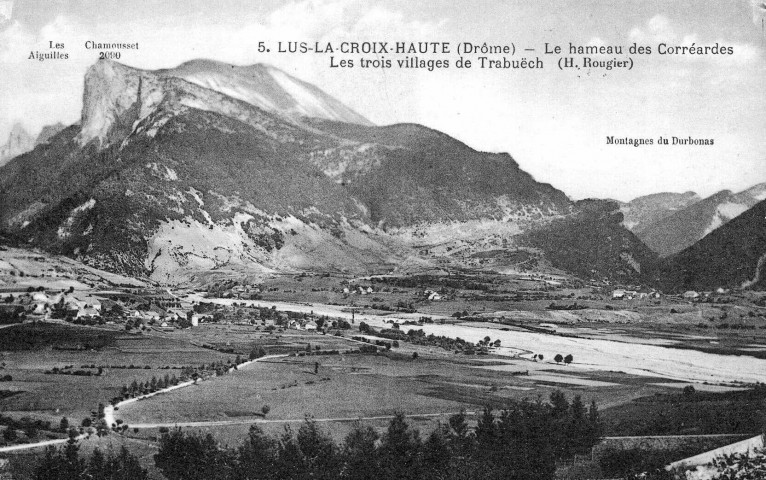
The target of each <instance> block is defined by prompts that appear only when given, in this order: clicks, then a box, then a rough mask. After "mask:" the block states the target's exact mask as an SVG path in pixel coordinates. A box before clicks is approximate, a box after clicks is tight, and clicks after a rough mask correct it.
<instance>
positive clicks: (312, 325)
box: [303, 321, 317, 332]
mask: <svg viewBox="0 0 766 480" xmlns="http://www.w3.org/2000/svg"><path fill="white" fill-rule="evenodd" d="M303 329H304V330H306V331H313V332H316V331H317V324H316V322H314V321H309V322H306V324H305V325H304V326H303Z"/></svg>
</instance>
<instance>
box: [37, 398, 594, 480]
mask: <svg viewBox="0 0 766 480" xmlns="http://www.w3.org/2000/svg"><path fill="white" fill-rule="evenodd" d="M600 435H601V422H600V420H599V415H598V409H597V407H596V404H595V403H592V404H591V406H590V408H586V407H585V405H584V404H583V403H582V400H581V399H580V397H579V396H577V397H575V398H574V399H573V400H572V402H571V403H570V402H569V401H568V400H567V399H566V397H565V396H564V395H563V394H562V393H561V392H559V391H556V392H554V393H553V394H552V395H551V397H550V402H543V401H540V400H538V401H535V402H532V401H521V402H514V403H512V404H511V405H510V406H508V407H507V408H505V409H503V410H501V411H499V412H493V410H492V409H491V408H489V407H486V408H484V410H483V411H482V412H481V413H480V414H479V415H478V420H477V423H476V426H475V427H472V426H471V425H470V424H469V418H468V416H467V414H466V413H465V412H460V413H458V414H455V415H452V416H451V417H449V419H448V421H447V422H446V423H441V424H439V425H438V427H437V428H436V429H434V430H433V431H432V432H431V433H430V434H429V435H427V436H422V435H421V433H420V432H419V431H418V430H417V429H415V428H413V427H412V426H411V425H409V424H408V422H407V421H406V419H405V416H404V415H403V414H396V415H394V417H393V418H392V420H391V421H390V423H389V424H388V427H387V428H386V429H385V431H384V432H383V433H382V434H380V433H378V431H376V430H375V429H374V428H372V427H371V426H363V425H361V424H357V425H356V426H355V427H354V428H353V429H352V431H351V432H350V433H349V434H348V435H347V436H346V437H345V439H344V440H343V441H342V442H341V443H339V444H338V443H336V442H335V441H333V439H332V438H330V437H329V435H327V434H326V433H325V432H324V431H323V430H322V429H321V428H320V427H319V425H318V424H317V422H316V421H314V420H312V419H311V418H308V417H307V419H306V420H305V421H304V422H303V424H302V425H301V427H300V428H299V429H298V431H297V432H294V431H293V430H292V429H290V427H289V426H288V427H285V430H284V432H283V433H282V434H281V435H277V436H272V435H267V434H265V433H264V432H263V431H262V430H261V428H260V427H258V426H257V425H253V426H252V427H251V428H250V431H249V433H248V435H247V437H246V438H245V439H244V442H243V443H242V444H241V445H240V446H239V447H237V448H226V447H222V446H221V445H220V444H219V443H218V442H217V441H216V440H215V439H214V437H213V436H212V435H211V434H206V435H203V434H202V433H194V432H185V431H183V430H181V429H180V428H176V429H172V430H165V431H164V432H163V433H162V436H161V437H160V440H159V451H158V452H157V454H156V455H155V456H154V463H155V466H156V467H157V469H158V470H159V471H161V472H162V474H163V475H164V476H165V477H166V478H168V479H169V480H197V479H199V480H224V479H227V480H228V479H234V480H277V479H280V480H282V479H286V480H289V479H295V480H299V479H300V480H303V479H309V478H311V479H320V480H321V479H327V480H330V479H348V480H384V479H405V480H406V479H424V480H451V479H456V480H457V479H460V480H473V479H476V480H479V479H481V480H485V479H487V480H493V479H497V480H499V479H509V480H549V479H552V478H553V476H554V473H555V470H556V462H557V460H560V459H565V458H570V457H571V456H573V455H575V454H582V453H588V452H590V450H591V448H592V447H593V445H595V444H596V443H597V442H598V441H599V437H600ZM72 450H73V447H72V446H71V445H68V446H67V447H66V448H65V449H64V451H63V452H62V453H58V454H55V453H54V452H53V451H52V450H49V452H48V453H47V454H46V458H45V459H44V461H43V463H42V464H41V466H40V467H39V468H38V470H37V473H38V475H37V477H36V478H37V479H38V480H58V479H62V478H67V479H80V478H83V479H84V478H110V479H111V478H131V480H134V479H142V478H145V477H142V474H141V471H140V470H135V469H134V468H133V466H132V465H133V463H132V461H131V459H130V457H129V456H124V455H123V453H122V452H121V453H120V455H118V457H115V458H113V459H107V460H106V464H110V463H109V462H112V463H111V464H114V462H116V461H120V462H123V464H124V465H125V468H131V471H132V472H133V474H132V476H131V477H126V476H112V477H96V476H82V475H85V473H83V474H82V475H81V476H77V475H74V476H71V475H72V474H73V473H72V472H73V470H72V468H70V466H71V465H72V464H75V463H76V462H75V460H73V458H72V457H73V454H74V453H76V452H73V451H72ZM99 462H100V464H103V463H104V460H103V459H101V460H99ZM91 463H93V460H92V459H91V461H90V462H85V461H84V460H83V461H82V463H81V464H78V465H80V470H79V471H81V472H87V471H89V470H88V468H89V467H88V465H90V464H91ZM59 464H61V465H59ZM43 466H44V467H45V470H46V471H51V472H59V471H66V472H68V473H67V474H68V475H70V476H63V477H62V476H50V474H48V473H46V472H44V471H43Z"/></svg>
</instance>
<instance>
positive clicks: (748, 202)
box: [620, 183, 766, 257]
mask: <svg viewBox="0 0 766 480" xmlns="http://www.w3.org/2000/svg"><path fill="white" fill-rule="evenodd" d="M765 199H766V183H761V184H758V185H755V186H753V187H751V188H748V189H747V190H744V191H742V192H739V193H734V192H732V191H730V190H722V191H720V192H717V193H715V194H713V195H711V196H709V197H707V198H704V199H703V198H700V197H699V196H698V195H697V194H696V193H694V192H686V193H680V194H678V193H659V194H655V195H648V196H644V197H639V198H636V199H634V200H632V201H630V202H628V203H625V204H622V205H621V207H620V209H621V210H622V211H623V213H624V215H625V221H624V225H625V226H626V227H628V228H629V229H630V230H631V231H633V232H634V233H635V234H636V235H637V236H638V237H639V238H640V239H641V241H643V242H644V243H645V244H646V245H647V246H648V247H649V248H651V249H652V250H653V251H655V252H657V253H658V254H659V255H660V256H661V257H668V256H670V255H673V254H675V253H678V252H680V251H682V250H684V249H686V248H688V247H690V246H692V245H693V244H695V243H696V242H698V241H699V240H700V239H702V238H703V237H705V236H706V235H708V234H709V233H711V232H713V231H714V230H716V229H717V228H719V227H720V226H721V225H724V224H725V223H727V222H729V221H730V220H732V219H733V218H736V217H737V216H739V215H741V214H742V213H744V212H745V211H747V210H748V209H750V208H752V207H753V206H755V205H756V204H757V203H758V202H760V201H762V200H765Z"/></svg>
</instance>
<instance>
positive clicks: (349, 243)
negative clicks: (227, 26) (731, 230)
mask: <svg viewBox="0 0 766 480" xmlns="http://www.w3.org/2000/svg"><path fill="white" fill-rule="evenodd" d="M604 208H605V209H606V210H608V212H609V213H606V211H605V210H604ZM614 210H616V206H614V205H610V206H609V207H603V208H600V209H599V208H590V207H588V205H587V202H578V203H577V204H575V203H573V202H571V201H570V200H569V199H568V198H567V196H566V195H565V194H564V193H563V192H561V191H559V190H556V189H555V188H553V187H552V186H550V185H547V184H543V183H539V182H537V181H535V180H534V178H532V177H531V176H530V175H529V174H528V173H526V172H524V171H523V170H522V169H521V168H520V167H519V165H518V164H517V163H516V162H515V161H514V160H513V158H511V156H510V155H507V154H495V153H484V152H478V151H475V150H473V149H471V148H470V147H468V146H466V145H464V144H462V143H461V142H459V141H457V140H455V139H453V138H451V137H449V136H448V135H445V134H443V133H440V132H438V131H435V130H432V129H429V128H426V127H423V126H420V125H412V124H401V125H391V126H386V127H376V126H373V125H371V124H370V123H369V122H368V121H367V120H366V119H364V117H362V116H360V115H358V114H356V113H354V112H353V111H352V110H350V109H348V108H347V107H345V106H343V105H342V104H341V103H340V102H339V101H337V100H335V99H333V98H331V97H329V96H328V95H327V94H325V93H323V92H322V91H321V90H319V89H318V88H316V87H314V86H312V85H310V84H307V83H305V82H302V81H300V80H297V79H294V78H293V77H290V76H289V75H287V74H285V73H284V72H281V71H280V70H278V69H275V68H274V67H270V66H265V65H254V66H249V67H236V66H231V65H226V64H221V63H218V62H210V61H194V62H188V63H185V64H183V65H181V66H179V67H178V68H176V69H166V70H157V71H146V70H139V69H135V68H131V67H127V66H124V65H121V64H118V63H114V62H110V61H99V62H97V63H96V64H94V65H93V66H92V67H91V68H90V69H89V70H88V72H87V74H86V77H85V91H84V93H83V110H82V117H81V120H80V123H79V124H78V125H73V126H71V127H68V128H66V129H64V130H62V131H61V132H60V133H58V134H57V135H55V136H53V137H52V138H51V139H50V140H49V141H48V142H47V143H45V144H42V145H40V146H38V147H37V148H35V149H34V150H33V151H32V152H29V153H27V154H25V155H22V156H21V157H17V158H16V159H14V160H12V161H11V162H9V163H8V164H7V165H6V166H4V167H2V169H0V229H3V230H5V234H7V235H9V236H12V237H13V238H16V239H19V240H20V241H23V242H24V243H25V244H27V245H32V246H37V247H40V248H43V249H46V250H48V251H52V252H55V253H63V254H66V255H69V256H72V257H75V258H77V259H80V260H82V261H84V262H87V263H88V264H90V265H92V266H96V267H98V268H102V269H105V270H109V271H116V272H120V273H127V274H130V275H134V276H137V277H150V278H152V279H154V280H156V281H160V282H166V283H176V282H179V281H185V280H189V279H191V278H195V277H198V276H200V275H207V274H208V273H209V272H218V273H221V274H224V273H226V272H237V273H241V272H248V273H252V272H268V271H273V270H278V271H293V270H342V271H349V272H359V273H362V272H364V273H368V272H375V271H390V270H391V269H393V268H396V267H401V266H406V265H408V264H413V265H430V264H431V263H430V262H439V263H440V264H443V262H450V261H457V260H455V257H450V253H447V252H451V251H452V250H451V247H450V248H444V249H442V250H444V252H443V253H438V252H441V251H442V250H440V249H439V248H434V249H429V248H428V245H436V246H437V247H438V246H439V245H444V244H445V242H453V244H454V245H457V244H458V243H461V244H462V245H463V246H470V248H471V249H472V250H471V251H472V252H474V251H477V250H478V249H482V248H486V249H489V248H493V249H496V248H498V245H502V246H504V247H508V248H513V247H514V245H523V246H529V245H531V246H533V247H535V245H537V244H539V245H541V249H543V250H545V251H546V252H548V253H549V254H550V255H552V256H556V255H557V253H556V249H555V248H547V245H549V243H550V242H547V240H546V239H545V238H544V237H541V236H531V237H529V238H521V237H520V234H522V233H524V232H528V231H531V230H533V229H538V228H541V227H543V226H545V225H554V224H555V225H559V223H558V222H563V223H561V224H562V225H573V226H572V228H579V227H576V224H577V222H579V221H580V220H581V219H585V220H587V222H586V223H585V225H592V226H594V229H593V230H592V232H590V233H589V232H588V231H587V230H589V229H590V227H582V228H581V231H579V233H578V234H577V235H573V236H570V237H569V241H568V243H567V245H566V247H567V249H568V251H569V252H573V253H574V254H577V252H579V251H587V252H588V253H587V254H583V255H582V263H583V264H584V263H587V262H589V261H591V260H592V261H594V262H597V263H598V267H597V268H596V273H597V275H599V276H610V275H616V276H619V277H620V278H631V279H636V278H638V276H639V272H640V271H643V270H642V266H641V265H643V264H644V263H645V259H649V257H650V256H648V255H646V252H645V247H644V246H643V245H641V244H640V242H637V241H634V237H633V236H632V234H630V232H628V231H627V230H626V229H625V228H624V227H622V225H620V222H621V221H622V216H621V215H619V212H617V214H616V215H613V212H614ZM567 222H569V223H567ZM490 236H491V237H492V238H491V241H489V240H488V238H489V237H490ZM562 241H563V240H562ZM594 249H595V250H594ZM429 250H430V251H431V252H434V251H436V252H437V253H436V254H433V253H431V254H427V255H425V256H423V255H421V252H423V251H429ZM591 251H595V252H596V254H595V256H594V255H593V254H592V252H591ZM434 255H437V256H438V255H442V256H441V257H439V258H434ZM601 255H604V256H606V259H605V260H604V259H602V258H601V257H600V256H601ZM602 260H603V261H602ZM647 262H648V260H647ZM554 263H556V264H557V265H558V264H560V265H564V266H565V267H564V268H566V265H567V264H566V263H564V262H558V261H556V262H554ZM573 270H574V271H576V272H580V271H584V270H582V268H581V266H580V265H575V266H574V267H573ZM591 270H593V268H591V269H589V270H587V271H585V273H587V274H589V275H590V274H591V273H592V272H591Z"/></svg>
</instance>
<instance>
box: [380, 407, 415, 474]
mask: <svg viewBox="0 0 766 480" xmlns="http://www.w3.org/2000/svg"><path fill="white" fill-rule="evenodd" d="M421 448H422V442H421V440H420V434H419V432H418V431H417V430H413V429H411V428H410V426H409V425H408V424H407V422H406V421H405V419H404V414H402V413H396V414H395V415H394V418H393V419H391V422H390V423H389V424H388V429H387V430H386V433H385V435H384V436H383V442H382V444H381V446H380V472H381V474H382V476H383V478H397V479H413V480H414V479H419V478H421V477H422V475H421V464H420V461H419V457H420V450H421Z"/></svg>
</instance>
